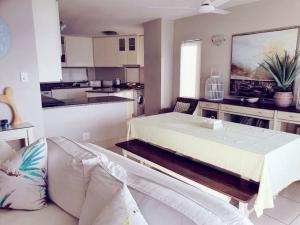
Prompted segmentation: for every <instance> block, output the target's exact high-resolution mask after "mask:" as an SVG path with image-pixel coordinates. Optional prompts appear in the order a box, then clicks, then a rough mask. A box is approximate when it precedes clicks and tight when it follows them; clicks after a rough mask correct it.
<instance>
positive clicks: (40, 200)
mask: <svg viewBox="0 0 300 225" xmlns="http://www.w3.org/2000/svg"><path fill="white" fill-rule="evenodd" d="M46 179H47V143H46V140H45V139H40V140H38V141H37V142H35V143H33V144H32V145H30V146H28V147H25V148H23V149H21V150H20V151H19V152H18V153H16V154H15V155H13V157H11V158H9V159H7V160H6V161H4V162H2V163H1V164H0V208H11V209H24V210H37V209H41V208H44V207H46V206H47V203H46V185H47V181H46Z"/></svg>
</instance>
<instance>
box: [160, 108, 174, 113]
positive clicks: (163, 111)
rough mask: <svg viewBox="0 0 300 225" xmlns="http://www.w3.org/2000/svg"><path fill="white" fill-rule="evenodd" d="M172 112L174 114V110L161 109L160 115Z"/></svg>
mask: <svg viewBox="0 0 300 225" xmlns="http://www.w3.org/2000/svg"><path fill="white" fill-rule="evenodd" d="M170 112H173V108H165V109H161V110H160V112H159V114H164V113H170Z"/></svg>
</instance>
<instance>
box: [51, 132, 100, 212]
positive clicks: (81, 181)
mask: <svg viewBox="0 0 300 225" xmlns="http://www.w3.org/2000/svg"><path fill="white" fill-rule="evenodd" d="M98 161H99V160H98V158H97V155H96V154H93V153H91V152H89V151H87V150H86V149H84V148H82V146H81V145H79V144H78V143H76V142H74V141H71V140H68V139H66V138H63V137H58V138H50V139H48V193H49V198H50V199H51V200H52V201H53V202H54V203H56V204H57V205H58V206H60V207H61V208H62V209H63V210H65V211H66V212H68V213H69V214H71V215H72V216H74V217H76V218H79V216H80V212H81V208H82V205H83V203H84V200H85V195H86V190H87V186H88V182H89V179H90V174H91V170H92V169H93V167H94V166H95V165H96V164H97V162H98Z"/></svg>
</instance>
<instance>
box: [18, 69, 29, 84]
mask: <svg viewBox="0 0 300 225" xmlns="http://www.w3.org/2000/svg"><path fill="white" fill-rule="evenodd" d="M20 80H21V82H23V83H27V82H28V81H29V76H28V73H27V72H21V73H20Z"/></svg>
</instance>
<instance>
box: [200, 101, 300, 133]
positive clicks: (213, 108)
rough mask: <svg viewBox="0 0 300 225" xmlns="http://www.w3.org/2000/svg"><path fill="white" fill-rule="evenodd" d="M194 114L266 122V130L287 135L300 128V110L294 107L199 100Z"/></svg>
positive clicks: (231, 119) (228, 119) (227, 119)
mask: <svg viewBox="0 0 300 225" xmlns="http://www.w3.org/2000/svg"><path fill="white" fill-rule="evenodd" d="M196 114H197V115H199V116H203V117H214V118H218V119H221V120H225V121H234V120H235V119H236V118H237V117H239V116H242V117H249V118H256V119H261V120H264V121H268V127H267V128H269V129H273V130H279V131H285V132H289V133H296V132H297V129H298V128H299V126H300V110H297V109H296V108H295V107H289V108H279V107H277V106H275V105H274V104H270V103H255V104H250V103H245V102H241V101H238V100H231V99H224V100H223V101H221V102H210V101H207V100H205V99H201V100H200V101H199V104H198V108H197V111H196ZM298 130H299V129H298Z"/></svg>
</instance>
